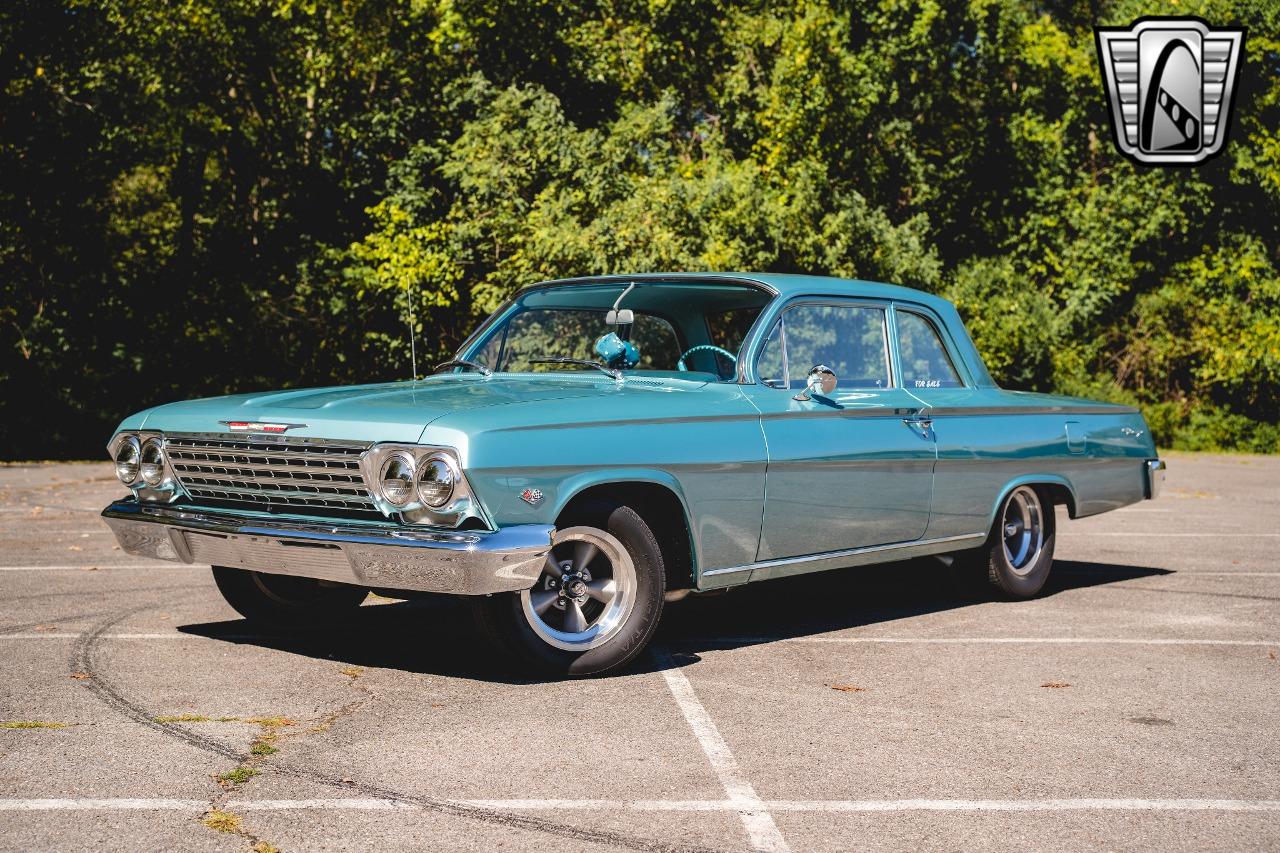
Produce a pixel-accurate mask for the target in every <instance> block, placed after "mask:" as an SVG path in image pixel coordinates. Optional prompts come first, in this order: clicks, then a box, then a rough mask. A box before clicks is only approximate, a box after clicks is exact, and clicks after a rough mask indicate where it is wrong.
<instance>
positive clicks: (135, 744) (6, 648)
mask: <svg viewBox="0 0 1280 853" xmlns="http://www.w3.org/2000/svg"><path fill="white" fill-rule="evenodd" d="M1168 459H1169V463H1170V469H1169V474H1168V481H1167V484H1166V488H1165V491H1164V493H1163V494H1162V496H1161V497H1160V498H1159V499H1158V500H1155V501H1147V502H1144V503H1143V504H1140V505H1136V506H1133V507H1129V508H1126V509H1123V510H1120V511H1117V512H1114V513H1108V514H1106V515H1102V516H1098V517H1095V518H1090V519H1082V520H1079V521H1068V520H1067V518H1066V516H1065V514H1064V513H1062V512H1060V513H1059V526H1058V561H1057V563H1056V566H1055V570H1054V575H1053V577H1052V579H1051V580H1050V582H1049V586H1048V588H1047V590H1046V592H1045V594H1044V595H1043V596H1042V597H1040V598H1038V599H1036V600H1034V601H1028V602H1019V603H1010V602H999V601H990V600H983V599H981V598H975V597H973V596H972V595H971V594H970V593H968V592H967V591H966V590H965V588H964V587H963V586H959V585H957V584H956V583H954V582H953V579H952V578H951V576H950V574H949V571H948V569H947V568H946V567H945V566H943V565H942V564H941V563H939V562H938V561H935V560H924V561H913V562H901V563H891V564H887V565H882V566H872V567H866V568H860V569H851V570H846V571H841V572H829V573H825V574H820V575H811V576H807V577H802V578H794V579H788V580H781V581H772V582H768V583H765V584H758V585H753V586H750V587H747V588H742V589H738V590H734V591H731V592H729V593H727V594H723V595H714V596H693V597H690V598H689V599H686V600H685V601H683V602H680V603H677V604H672V605H669V606H668V608H667V612H666V616H665V619H664V623H663V626H662V628H661V629H660V631H659V636H658V638H657V640H656V642H655V646H654V649H653V652H652V654H649V655H647V656H646V657H645V658H644V659H643V660H642V662H641V663H640V664H639V665H638V666H636V667H634V668H632V669H631V670H629V671H627V672H626V673H624V674H622V675H619V676H616V677H612V678H603V679H595V680H586V681H570V682H543V681H538V680H531V679H528V678H524V677H521V675H520V673H518V672H513V671H512V670H511V668H510V667H509V666H508V665H507V664H506V663H505V662H503V661H501V660H499V659H496V658H495V657H493V655H492V654H491V653H490V652H489V651H488V650H487V648H486V647H485V646H484V645H483V643H482V641H481V638H480V637H479V636H478V634H477V633H476V631H475V629H474V628H473V627H472V625H471V622H470V619H469V617H468V614H467V612H466V610H465V608H463V607H460V606H458V605H457V604H456V603H454V602H451V601H449V600H446V599H441V600H426V601H415V602H399V601H393V600H389V599H380V598H376V597H371V599H370V600H369V601H368V602H366V605H365V606H364V607H363V608H361V610H360V612H359V614H358V616H357V617H356V618H355V619H354V620H353V622H352V624H351V625H349V626H347V627H345V628H343V629H341V630H334V631H328V632H324V633H322V634H319V635H312V636H288V635H283V634H278V635H272V634H264V633H262V632H260V631H258V630H257V629H254V628H252V627H251V626H249V625H247V624H246V623H245V622H243V621H242V620H240V619H239V618H238V617H237V616H236V614H235V613H234V612H233V611H232V610H231V609H230V607H228V606H227V605H226V604H225V603H224V602H223V601H222V599H221V597H220V596H219V595H218V593H217V590H216V589H215V587H214V585H213V581H212V578H211V576H210V573H209V570H208V568H207V567H187V566H181V565H177V564H170V563H162V562H149V561H145V560H140V559H138V558H135V557H130V556H128V555H126V554H124V553H122V552H121V551H120V550H119V549H118V548H117V547H116V546H115V541H114V539H113V537H112V536H111V535H110V533H109V532H108V530H107V528H106V526H105V525H104V524H103V523H102V521H101V520H100V519H99V518H98V512H99V511H100V510H101V508H102V507H103V506H104V505H106V504H107V503H108V502H109V501H110V500H111V499H112V498H114V497H116V496H118V495H119V494H121V493H122V491H123V489H122V487H120V486H119V484H118V483H116V481H115V479H114V477H113V475H112V473H111V469H110V466H109V465H107V464H39V465H10V466H5V467H0V661H3V664H2V669H0V671H2V672H3V674H4V678H3V687H2V688H0V849H6V850H10V849H11V850H32V849H58V850H87V849H125V848H127V849H131V850H132V849H171V850H179V849H180V850H218V851H221V850H228V851H235V850H240V851H243V850H249V849H255V847H256V849H258V850H263V851H266V850H272V849H280V850H365V849H380V850H401V849H405V850H407V849H431V850H474V849H485V850H525V849H534V850H675V851H685V850H690V851H692V850H792V851H810V850H812V851H828V850H855V849H856V850H879V849H889V850H904V849H911V850H916V849H930V850H933V849H938V850H959V849H965V850H970V849H1008V848H1022V849H1037V850H1058V849H1070V850H1078V849H1081V848H1086V849H1090V848H1105V849H1125V850H1141V849H1152V850H1155V849H1159V850H1174V849H1195V850H1205V849H1222V850H1240V849H1280V702H1277V695H1280V694H1278V688H1280V660H1277V657H1278V656H1280V620H1278V618H1277V617H1280V566H1278V565H1277V561H1276V559H1275V554H1276V552H1277V549H1280V489H1278V488H1277V485H1276V484H1277V483H1278V482H1280V459H1276V458H1262V457H1249V456H1191V455H1171V456H1169V457H1168Z"/></svg>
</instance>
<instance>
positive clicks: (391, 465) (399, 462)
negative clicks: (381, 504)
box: [378, 453, 413, 506]
mask: <svg viewBox="0 0 1280 853" xmlns="http://www.w3.org/2000/svg"><path fill="white" fill-rule="evenodd" d="M378 480H379V482H380V484H381V486H382V496H383V497H384V498H386V500H387V503H389V504H392V505H393V506H404V505H405V504H407V503H408V502H409V500H410V499H411V498H412V497H413V457H412V456H410V455H408V454H407V453H397V454H395V455H394V456H392V457H390V458H389V459H387V461H386V462H384V463H382V475H381V476H380V477H379V478H378Z"/></svg>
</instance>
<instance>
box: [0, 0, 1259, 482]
mask: <svg viewBox="0 0 1280 853" xmlns="http://www.w3.org/2000/svg"><path fill="white" fill-rule="evenodd" d="M1156 5H1157V6H1159V8H1158V9H1157V8H1155V7H1154V6H1153V5H1152V4H1151V3H1149V2H1145V0H1143V1H1142V2H1140V0H1115V2H1108V0H1048V2H1045V0H1039V2H1031V0H1004V1H1003V2H1001V0H864V2H857V3H842V2H826V3H821V2H813V3H806V2H795V3H782V2H763V0H756V2H744V3H735V2H731V0H698V2H689V0H612V2H610V0H605V1H604V2H599V3H591V2H582V3H578V2H574V0H521V2H505V0H403V2H394V0H371V2H354V0H351V2H333V3H322V2H319V0H169V2H157V0H63V2H61V3H57V2H42V0H9V2H7V3H5V4H3V6H0V383H2V385H0V387H2V388H3V393H0V438H3V440H4V447H3V450H0V456H3V457H9V458H13V457H32V456H49V455H62V456H67V455H69V456H98V455H100V453H101V447H102V445H103V443H104V442H105V440H106V438H107V437H108V435H109V432H110V430H111V429H112V428H113V427H114V424H115V423H116V421H117V420H118V418H119V417H121V416H122V415H124V414H126V413H127V412H129V411H132V410H136V409H138V408H141V407H143V406H145V405H149V404H153V403H157V402H163V401H166V400H171V399H177V398H182V397H189V396H197V395H207V394H215V393H223V392H230V391H236V390H254V389H262V388H269V387H278V386H283V385H302V384H327V383H333V382H351V381H368V380H379V379H386V378H393V377H404V376H407V375H408V374H409V348H408V344H407V340H406V334H405V323H406V316H407V309H408V307H409V302H410V300H411V299H412V300H413V301H414V308H415V311H414V317H415V322H416V325H417V331H418V357H419V365H420V366H421V365H422V364H423V363H425V362H428V361H430V360H431V359H433V358H438V357H440V356H442V355H444V354H446V353H448V352H450V351H451V350H452V348H453V347H455V346H456V345H457V344H458V343H459V342H460V341H461V339H462V338H463V337H464V336H465V334H466V332H467V331H468V330H469V328H470V327H471V326H472V325H473V324H474V323H475V321H476V320H477V318H479V317H481V316H483V314H484V313H485V312H487V311H488V310H490V309H492V308H493V307H494V306H495V305H496V304H497V303H498V301H499V300H500V299H501V298H502V297H503V296H504V295H505V294H507V293H509V292H510V291H511V290H512V289H513V288H515V287H517V286H519V285H521V284H524V283H527V282H530V281H532V280H535V279H541V278H547V277H554V276H563V275H572V274H586V273H598V272H624V271H632V270H675V269H685V270H701V269H746V270H781V271H804V272H814V273H831V274H837V275H847V276H860V277H865V278H872V279H881V280H886V281H892V282H899V283H904V284H908V285H911V286H915V287H921V288H925V289H928V290H932V291H936V292H941V293H944V294H946V295H948V296H950V297H951V298H952V299H954V300H956V302H957V303H958V305H959V306H960V308H961V311H962V313H963V314H964V315H965V317H966V318H967V320H968V322H969V323H970V326H971V329H972V331H973V333H974V335H975V337H976V338H977V341H978V344H979V347H980V348H981V350H982V351H983V352H984V354H985V355H986V357H987V359H988V362H989V365H990V367H991V369H992V372H993V373H994V374H995V375H996V377H997V378H998V379H999V380H1000V381H1001V382H1002V383H1003V384H1005V385H1007V386H1010V387H1017V388H1028V389H1040V390H1059V391H1065V392H1068V393H1075V394H1085V395H1091V396H1095V397H1100V398H1106V399H1114V400H1124V401H1131V402H1135V403H1138V404H1140V405H1141V406H1142V407H1143V409H1144V411H1145V412H1146V413H1147V416H1148V418H1149V419H1150V421H1151V424H1152V427H1153V429H1154V430H1155V432H1156V434H1157V437H1158V439H1159V440H1160V441H1161V443H1163V444H1166V445H1168V444H1172V445H1175V446H1184V447H1190V448H1211V447H1229V448H1241V449H1253V450H1263V451H1274V450H1276V449H1277V448H1278V446H1280V428H1278V427H1277V426H1276V424H1277V420H1280V391H1278V390H1277V389H1278V388H1280V4H1277V3H1276V2H1275V0H1205V2H1198V0H1190V2H1187V0H1181V2H1179V0H1167V2H1165V3H1161V4H1156ZM1153 12H1159V13H1164V14H1188V13H1194V14H1199V15H1201V16H1203V17H1204V18H1206V19H1207V20H1208V21H1210V22H1211V23H1212V24H1218V25H1224V24H1228V23H1242V24H1245V25H1246V26H1247V27H1248V28H1249V32H1248V37H1247V40H1246V45H1245V61H1246V64H1245V67H1244V70H1243V74H1242V91H1241V92H1240V94H1239V97H1238V98H1237V107H1236V114H1235V117H1234V121H1233V126H1232V136H1231V141H1230V142H1229V144H1228V146H1227V150H1226V153H1225V154H1224V155H1223V156H1221V157H1219V158H1217V159H1216V160H1213V161H1211V162H1210V163H1208V164H1205V165H1203V166H1200V167H1197V168H1190V169H1160V168H1150V167H1138V166H1135V165H1133V164H1131V163H1129V162H1128V161H1127V160H1125V159H1124V158H1123V157H1121V156H1120V154H1119V153H1118V151H1117V150H1116V149H1115V147H1114V145H1113V143H1112V141H1111V136H1110V126H1109V123H1108V119H1107V114H1106V106H1105V104H1104V101H1103V95H1102V89H1101V84H1100V80H1099V74H1098V68H1097V60H1096V56H1095V52H1094V44H1093V36H1092V29H1091V28H1092V26H1093V25H1094V24H1095V23H1102V24H1124V25H1127V24H1128V23H1129V22H1130V21H1132V20H1133V19H1134V18H1136V17H1138V16H1139V15H1141V14H1144V13H1145V14H1150V13H1153Z"/></svg>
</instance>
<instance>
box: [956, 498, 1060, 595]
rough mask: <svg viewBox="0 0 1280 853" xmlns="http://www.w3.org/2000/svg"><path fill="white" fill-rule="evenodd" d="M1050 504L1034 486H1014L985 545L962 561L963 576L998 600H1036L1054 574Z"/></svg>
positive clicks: (1051, 508)
mask: <svg viewBox="0 0 1280 853" xmlns="http://www.w3.org/2000/svg"><path fill="white" fill-rule="evenodd" d="M1055 538H1056V520H1055V517H1054V510H1053V504H1052V503H1051V502H1050V501H1049V500H1048V499H1047V498H1046V496H1045V494H1044V493H1043V492H1042V491H1040V490H1038V489H1037V488H1036V487H1035V486H1018V487H1017V488H1015V489H1013V490H1012V491H1011V492H1009V494H1008V495H1007V496H1006V497H1005V499H1004V501H1003V503H1001V505H1000V509H999V510H998V511H997V512H996V518H995V524H994V525H993V527H992V529H991V535H990V536H989V537H988V538H987V542H986V544H985V545H984V546H983V547H982V548H981V549H980V550H978V551H973V552H970V553H968V554H965V555H962V556H961V558H960V560H959V563H960V567H961V569H962V570H963V571H966V572H967V573H968V574H969V575H970V576H971V577H973V578H974V579H975V580H977V581H978V582H979V583H980V584H981V585H983V586H985V587H986V589H987V590H989V591H990V592H994V593H996V594H997V595H998V596H1000V597H1003V598H1011V599H1025V598H1032V597H1034V596H1035V595H1037V594H1039V592H1040V590H1042V589H1043V588H1044V585H1045V582H1046V581H1048V580H1049V573H1050V571H1051V570H1052V569H1053V549H1054V541H1055Z"/></svg>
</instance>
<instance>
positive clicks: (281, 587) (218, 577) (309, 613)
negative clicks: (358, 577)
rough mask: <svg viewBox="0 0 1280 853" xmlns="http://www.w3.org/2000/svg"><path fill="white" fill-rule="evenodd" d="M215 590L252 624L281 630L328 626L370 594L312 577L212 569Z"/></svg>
mask: <svg viewBox="0 0 1280 853" xmlns="http://www.w3.org/2000/svg"><path fill="white" fill-rule="evenodd" d="M213 580H214V583H216V584H217V585H218V591H219V592H221V593H222V597H223V598H225V599H226V600H227V604H230V605H231V606H232V607H233V608H235V611H236V612H237V613H239V614H240V615H241V616H243V617H244V618H246V619H248V620H249V621H251V622H257V623H260V624H262V625H269V626H274V627H283V628H306V627H311V626H319V625H325V624H329V623H332V622H335V621H338V620H340V619H341V618H342V617H343V616H346V615H349V614H350V613H351V612H353V611H354V610H355V609H356V608H357V607H359V606H360V602H362V601H364V600H365V598H366V597H367V596H368V595H369V591H368V590H367V589H365V588H363V587H358V586H350V585H348V584H341V583H329V582H327V581H320V580H316V579H314V578H298V577H292V576H290V575H273V574H268V573H267V572H254V571H250V570H248V569H233V568H230V567H228V566H214V567H213Z"/></svg>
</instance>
